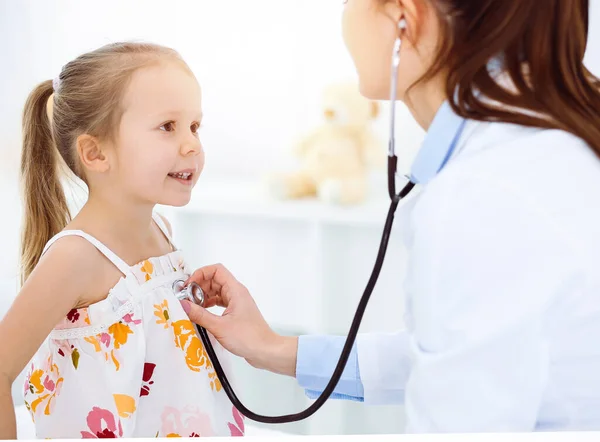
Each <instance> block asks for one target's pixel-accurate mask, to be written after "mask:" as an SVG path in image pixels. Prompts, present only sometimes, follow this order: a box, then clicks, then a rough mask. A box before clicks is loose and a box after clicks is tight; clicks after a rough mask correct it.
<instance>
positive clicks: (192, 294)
mask: <svg viewBox="0 0 600 442" xmlns="http://www.w3.org/2000/svg"><path fill="white" fill-rule="evenodd" d="M405 29H406V21H405V20H404V19H402V20H400V22H399V23H398V37H397V38H396V41H395V44H394V52H393V55H392V78H391V84H392V85H391V91H390V104H391V106H390V107H391V116H390V139H389V144H388V192H389V196H390V199H391V204H390V208H389V210H388V214H387V218H386V221H385V226H384V229H383V234H382V237H381V242H380V245H379V251H378V253H377V259H376V261H375V265H374V267H373V270H372V272H371V277H370V278H369V281H368V283H367V286H366V287H365V291H364V293H363V295H362V297H361V299H360V302H359V304H358V308H357V309H356V313H355V314H354V319H353V320H352V325H351V326H350V331H349V332H348V337H347V338H346V342H345V344H344V347H343V349H342V353H341V355H340V359H339V361H338V363H337V365H336V367H335V370H334V371H333V375H332V376H331V380H330V381H329V383H328V384H327V386H326V387H325V389H324V390H323V392H322V393H321V395H320V396H319V397H318V398H317V399H316V400H315V402H313V403H312V404H311V405H310V406H309V407H308V408H307V409H306V410H304V411H302V412H300V413H295V414H288V415H282V416H262V415H260V414H256V413H253V412H252V411H250V410H248V408H246V407H245V406H244V404H242V403H241V402H240V400H239V399H238V397H237V396H236V394H235V392H234V391H233V388H232V387H231V384H230V383H229V381H228V379H227V376H226V375H225V373H224V371H223V367H222V366H221V364H220V363H219V360H218V358H217V355H216V354H215V350H214V348H213V346H212V343H211V341H210V339H209V336H208V333H207V331H206V329H204V328H203V327H201V326H199V325H196V328H197V329H198V333H199V334H200V338H201V339H202V342H203V343H204V346H205V347H206V351H207V353H208V356H209V358H210V360H211V361H212V363H213V366H214V368H215V372H216V373H217V376H218V378H219V380H220V381H221V385H222V386H223V390H224V391H225V393H226V394H227V396H228V397H229V400H230V401H231V403H232V404H233V405H234V406H235V407H236V408H237V409H238V410H239V412H240V413H242V414H243V415H244V416H246V417H247V418H249V419H251V420H254V421H257V422H263V423H268V424H282V423H288V422H296V421H301V420H303V419H306V418H308V417H310V416H312V415H313V414H314V413H315V412H316V411H317V410H318V409H319V408H321V407H322V406H323V404H324V403H325V402H326V401H327V399H329V396H331V394H332V393H333V391H334V389H335V387H336V385H337V383H338V382H339V380H340V377H341V376H342V372H343V371H344V367H345V366H346V363H347V362H348V357H349V355H350V352H351V350H352V346H353V345H354V341H355V340H356V335H357V334H358V329H359V327H360V323H361V321H362V318H363V315H364V313H365V309H366V308H367V303H368V302H369V298H370V297H371V293H372V292H373V289H374V288H375V284H376V282H377V279H378V278H379V273H380V271H381V267H382V265H383V260H384V258H385V253H386V251H387V246H388V241H389V238H390V233H391V229H392V225H393V223H394V213H395V212H396V208H397V207H398V203H399V202H400V200H402V199H403V198H404V197H405V196H406V195H408V194H409V193H410V191H411V190H412V189H413V188H414V186H415V184H414V183H413V182H412V181H409V182H408V183H407V184H406V185H405V186H404V187H403V188H402V190H401V191H400V192H399V193H396V168H397V163H398V157H397V156H396V152H395V140H394V126H395V101H396V92H397V83H398V66H399V64H400V46H401V34H402V32H403V31H404V30H405ZM173 289H174V291H175V293H176V295H177V298H178V299H180V300H183V299H186V300H189V301H191V302H194V303H196V304H198V305H200V306H202V305H203V304H204V299H205V298H204V293H203V291H202V289H201V288H200V286H199V285H198V284H196V283H195V282H191V283H190V284H189V285H188V286H185V281H184V280H182V279H179V280H177V281H175V282H174V284H173Z"/></svg>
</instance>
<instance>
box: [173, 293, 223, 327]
mask: <svg viewBox="0 0 600 442" xmlns="http://www.w3.org/2000/svg"><path fill="white" fill-rule="evenodd" d="M180 303H181V306H182V307H183V310H184V311H185V313H186V314H187V315H188V318H190V321H192V322H193V323H195V324H198V325H199V326H201V327H204V328H205V329H207V330H208V331H209V332H211V333H212V334H214V335H219V334H220V333H219V332H220V324H221V323H220V321H222V320H223V318H222V317H220V316H217V315H215V314H213V313H211V312H209V311H208V310H206V309H204V308H202V307H200V306H199V305H196V304H194V303H192V302H189V301H180Z"/></svg>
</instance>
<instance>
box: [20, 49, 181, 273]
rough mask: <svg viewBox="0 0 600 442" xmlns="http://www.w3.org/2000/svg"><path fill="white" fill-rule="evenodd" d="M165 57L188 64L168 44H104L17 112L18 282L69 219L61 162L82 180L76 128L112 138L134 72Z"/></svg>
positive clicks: (40, 87)
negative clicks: (19, 154)
mask: <svg viewBox="0 0 600 442" xmlns="http://www.w3.org/2000/svg"><path fill="white" fill-rule="evenodd" d="M165 57H168V58H170V59H172V60H175V61H178V62H180V63H181V64H182V65H183V66H184V67H186V68H187V65H186V64H185V62H183V60H182V59H181V57H180V56H179V54H178V53H177V52H176V51H174V50H172V49H170V48H166V47H163V46H159V45H154V44H147V43H128V42H125V43H114V44H109V45H106V46H103V47H101V48H99V49H97V50H95V51H92V52H88V53H85V54H83V55H81V56H79V57H78V58H76V59H75V60H73V61H71V62H69V63H68V64H67V65H65V66H64V67H63V69H62V71H61V73H60V75H59V77H58V78H57V81H55V82H54V84H55V85H56V87H57V90H54V86H53V81H51V80H48V81H44V82H42V83H40V84H39V85H38V86H37V87H36V88H35V89H34V90H33V91H32V92H31V93H30V95H29V97H28V98H27V101H26V103H25V109H24V112H23V150H22V157H21V185H22V191H23V202H24V211H25V213H24V220H23V228H22V238H21V284H24V283H25V281H26V280H27V278H28V277H29V275H30V274H31V272H32V271H33V269H34V267H35V266H36V265H37V263H38V261H39V259H40V257H41V254H42V251H43V249H44V246H45V244H46V243H47V242H48V241H49V240H50V239H51V238H52V237H53V236H54V235H56V234H57V233H59V232H60V231H61V230H62V229H64V228H65V226H66V225H67V224H68V223H69V222H70V221H71V213H70V211H69V207H68V205H67V198H66V197H65V193H64V189H63V187H62V184H61V180H60V178H61V173H60V172H59V171H60V167H59V163H60V160H61V159H62V161H64V163H65V164H66V166H67V167H68V168H69V169H70V171H71V172H72V173H73V174H74V175H75V176H77V177H78V178H80V179H82V180H83V181H84V182H86V179H85V176H84V174H83V171H82V170H81V165H80V162H79V158H78V154H77V151H76V148H75V145H76V142H77V138H78V137H79V136H80V135H82V134H90V135H92V136H95V137H98V138H99V139H104V138H111V137H113V136H114V134H115V133H116V128H117V127H118V124H119V122H120V120H121V117H122V115H123V111H124V109H123V108H122V98H123V94H124V92H125V89H126V87H127V85H128V83H129V80H130V79H131V76H132V74H133V73H134V72H135V71H137V70H138V69H140V68H143V67H147V66H149V65H152V64H157V63H160V61H161V60H163V59H164V58H165ZM188 69H189V68H188ZM49 100H52V101H49ZM49 110H50V112H49ZM49 114H51V115H49Z"/></svg>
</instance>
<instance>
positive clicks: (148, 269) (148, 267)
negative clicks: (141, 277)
mask: <svg viewBox="0 0 600 442" xmlns="http://www.w3.org/2000/svg"><path fill="white" fill-rule="evenodd" d="M140 270H141V271H142V272H143V273H145V274H146V281H150V280H151V279H152V273H154V266H153V265H152V263H151V262H150V261H148V260H145V261H144V263H143V265H142V267H140Z"/></svg>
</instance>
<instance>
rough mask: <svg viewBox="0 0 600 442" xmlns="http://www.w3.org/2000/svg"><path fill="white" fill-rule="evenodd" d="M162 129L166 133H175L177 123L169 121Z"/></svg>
mask: <svg viewBox="0 0 600 442" xmlns="http://www.w3.org/2000/svg"><path fill="white" fill-rule="evenodd" d="M160 129H161V130H164V131H165V132H173V131H174V130H175V122H173V121H169V122H168V123H165V124H163V125H162V126H160Z"/></svg>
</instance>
